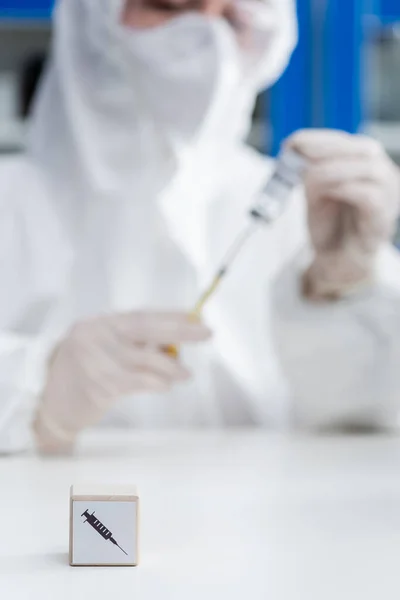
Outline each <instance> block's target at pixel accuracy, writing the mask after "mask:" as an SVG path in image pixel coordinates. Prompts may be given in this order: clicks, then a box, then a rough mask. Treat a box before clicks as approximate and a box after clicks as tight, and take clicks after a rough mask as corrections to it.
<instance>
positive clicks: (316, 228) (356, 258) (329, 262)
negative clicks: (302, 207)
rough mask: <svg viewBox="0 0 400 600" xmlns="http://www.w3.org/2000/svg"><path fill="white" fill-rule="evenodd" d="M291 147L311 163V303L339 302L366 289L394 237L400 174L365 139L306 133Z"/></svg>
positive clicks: (308, 292) (308, 186) (308, 184)
mask: <svg viewBox="0 0 400 600" xmlns="http://www.w3.org/2000/svg"><path fill="white" fill-rule="evenodd" d="M287 146H288V147H290V148H293V149H295V150H297V151H298V152H300V153H301V154H302V155H303V156H305V157H306V158H307V159H308V160H309V168H308V170H307V172H306V175H305V181H304V183H305V192H306V196H307V201H308V221H309V228H310V234H311V241H312V244H313V246H314V250H315V258H314V261H313V263H312V264H311V266H310V268H309V270H308V271H307V273H306V275H305V278H304V293H305V295H306V296H307V297H309V298H310V299H315V300H318V299H331V300H334V299H338V298H341V297H342V296H345V295H348V294H351V293H353V292H354V291H355V290H358V289H359V288H360V287H362V286H364V285H367V284H368V283H369V282H370V281H372V279H373V276H374V267H375V262H376V257H377V254H378V251H379V249H380V247H381V246H382V245H383V244H384V242H386V241H388V240H390V238H391V236H392V235H393V233H394V231H395V226H396V221H397V218H398V215H399V206H400V171H399V169H398V168H397V167H396V165H395V164H394V163H393V162H392V161H391V159H390V158H389V156H388V155H387V154H386V152H385V151H384V149H383V148H382V146H381V145H380V144H379V143H378V142H376V141H374V140H373V139H370V138H368V137H365V136H362V135H350V134H347V133H344V132H339V131H331V130H312V129H311V130H304V131H300V132H298V133H296V134H294V135H293V136H292V137H291V138H289V140H288V141H287Z"/></svg>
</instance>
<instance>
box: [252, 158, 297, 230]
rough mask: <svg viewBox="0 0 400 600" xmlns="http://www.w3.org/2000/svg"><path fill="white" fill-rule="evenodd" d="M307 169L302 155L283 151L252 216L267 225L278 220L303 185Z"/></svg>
mask: <svg viewBox="0 0 400 600" xmlns="http://www.w3.org/2000/svg"><path fill="white" fill-rule="evenodd" d="M306 167H307V161H306V159H305V158H304V157H303V156H302V155H301V154H299V153H298V152H296V151H295V150H283V151H282V152H281V154H280V155H279V157H278V159H277V163H276V166H275V170H274V172H273V174H272V177H271V178H270V179H269V181H268V183H267V185H266V186H265V189H264V190H263V192H262V193H261V196H260V198H259V201H258V203H257V205H256V206H254V207H253V209H252V210H251V211H250V214H251V216H252V217H253V218H255V219H260V220H262V221H265V222H266V223H272V222H274V221H275V220H276V219H278V218H279V217H280V216H281V214H282V213H283V211H284V210H285V207H286V204H287V201H288V200H289V198H290V196H291V194H292V192H293V190H294V189H295V188H296V187H297V186H298V185H299V183H301V180H302V176H303V174H304V171H305V169H306Z"/></svg>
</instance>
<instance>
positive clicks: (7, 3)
mask: <svg viewBox="0 0 400 600" xmlns="http://www.w3.org/2000/svg"><path fill="white" fill-rule="evenodd" d="M53 5H54V0H0V18H4V19H18V18H21V19H48V18H49V17H50V15H51V11H52V8H53Z"/></svg>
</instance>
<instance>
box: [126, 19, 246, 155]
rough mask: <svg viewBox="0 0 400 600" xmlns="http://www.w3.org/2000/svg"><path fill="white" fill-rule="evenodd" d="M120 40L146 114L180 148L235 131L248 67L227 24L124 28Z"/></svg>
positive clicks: (217, 21) (206, 21)
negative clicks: (180, 146)
mask: <svg viewBox="0 0 400 600" xmlns="http://www.w3.org/2000/svg"><path fill="white" fill-rule="evenodd" d="M119 39H120V44H121V49H122V52H123V56H124V64H125V67H126V73H127V77H128V79H130V80H131V81H133V82H135V81H136V82H137V86H138V89H140V93H141V95H142V102H143V107H144V109H145V110H146V111H148V112H149V114H151V116H152V117H153V118H154V120H155V122H156V124H157V125H158V126H159V127H161V128H163V129H164V130H166V131H168V132H170V133H172V134H173V135H174V136H175V137H176V140H177V142H178V143H185V142H188V141H191V142H195V141H198V140H200V139H201V138H204V137H206V138H208V137H210V136H212V137H214V138H216V137H218V136H223V135H227V134H229V132H230V131H231V132H232V130H235V123H234V122H232V119H235V117H234V113H236V114H237V113H238V112H240V109H239V106H238V103H239V104H240V99H241V98H242V95H243V94H242V92H243V89H241V88H242V85H243V69H244V65H243V60H242V56H241V53H240V49H239V45H238V40H237V37H236V35H235V32H234V30H233V29H232V27H231V26H230V25H229V24H228V23H226V22H225V21H224V20H223V19H209V18H207V17H204V16H201V15H194V14H192V15H186V16H183V17H178V18H176V19H174V20H172V21H170V22H168V23H167V24H165V25H163V26H160V27H157V28H154V29H150V30H133V31H132V30H127V29H123V28H122V29H121V30H120V32H119Z"/></svg>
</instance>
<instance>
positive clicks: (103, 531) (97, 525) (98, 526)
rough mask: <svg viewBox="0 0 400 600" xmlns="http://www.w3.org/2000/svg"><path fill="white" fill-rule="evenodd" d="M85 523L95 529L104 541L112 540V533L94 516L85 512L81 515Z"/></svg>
mask: <svg viewBox="0 0 400 600" xmlns="http://www.w3.org/2000/svg"><path fill="white" fill-rule="evenodd" d="M82 517H85V518H86V520H87V522H88V523H89V524H90V525H91V526H92V527H93V529H95V530H96V531H97V532H98V533H99V534H100V535H101V536H102V537H103V538H104V539H105V540H109V539H110V538H112V533H111V531H110V530H109V529H107V527H106V526H105V525H103V523H102V522H101V521H99V519H98V518H97V517H96V516H95V515H94V514H92V515H91V514H90V513H89V512H88V511H87V510H86V511H85V512H84V513H83V514H82Z"/></svg>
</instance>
